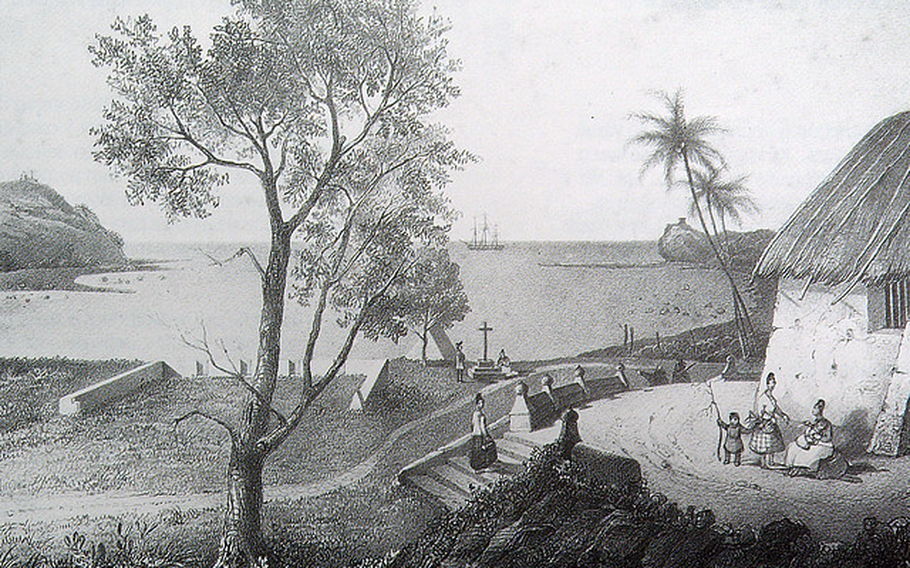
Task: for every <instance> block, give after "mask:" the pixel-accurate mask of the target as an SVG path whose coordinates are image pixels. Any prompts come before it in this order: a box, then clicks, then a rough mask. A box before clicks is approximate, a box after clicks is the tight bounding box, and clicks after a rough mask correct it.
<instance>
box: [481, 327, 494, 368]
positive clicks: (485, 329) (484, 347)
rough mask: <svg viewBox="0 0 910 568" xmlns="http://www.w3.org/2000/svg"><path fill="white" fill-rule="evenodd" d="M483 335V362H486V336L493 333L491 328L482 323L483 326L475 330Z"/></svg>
mask: <svg viewBox="0 0 910 568" xmlns="http://www.w3.org/2000/svg"><path fill="white" fill-rule="evenodd" d="M477 331H480V332H482V333H483V360H484V361H488V360H489V359H488V358H487V334H489V333H490V332H491V331H493V328H492V327H490V326H488V325H487V322H483V325H482V326H480V328H479V329H478V330H477Z"/></svg>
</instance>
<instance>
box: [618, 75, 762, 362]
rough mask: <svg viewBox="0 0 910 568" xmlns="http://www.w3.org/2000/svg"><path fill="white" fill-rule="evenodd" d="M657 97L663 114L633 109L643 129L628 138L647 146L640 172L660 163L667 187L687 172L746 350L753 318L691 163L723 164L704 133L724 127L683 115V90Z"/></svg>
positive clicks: (712, 166) (707, 166)
mask: <svg viewBox="0 0 910 568" xmlns="http://www.w3.org/2000/svg"><path fill="white" fill-rule="evenodd" d="M657 97H658V98H659V99H660V101H661V102H662V103H663V105H664V107H665V110H666V112H667V114H666V115H657V114H652V113H636V114H633V115H632V118H635V119H637V120H639V121H640V122H641V123H642V124H644V125H645V126H646V129H645V130H644V131H642V132H640V133H639V134H638V135H636V136H634V137H633V138H632V139H631V140H630V142H631V143H633V144H639V145H642V146H645V147H647V148H649V149H650V154H649V155H648V157H647V158H646V159H645V161H644V162H642V166H641V172H640V173H641V174H644V173H645V172H647V171H648V170H650V169H652V168H655V167H660V168H662V170H663V174H664V181H666V183H667V189H668V190H669V189H670V188H672V187H673V185H674V183H673V182H674V175H675V173H676V171H677V170H678V169H679V167H680V166H682V167H683V169H684V170H685V173H686V181H687V186H688V188H689V192H690V194H691V198H692V203H693V205H694V208H695V213H696V216H697V217H698V220H699V222H700V223H701V227H702V230H703V231H704V233H705V237H706V239H707V241H708V245H709V246H710V248H711V251H712V252H713V253H714V257H715V258H716V259H717V263H718V265H719V266H720V268H721V270H722V271H723V273H724V275H725V276H726V277H727V281H728V282H729V284H730V291H731V294H732V296H733V307H734V318H735V319H734V321H735V325H736V327H737V331H738V333H739V336H740V346H741V348H742V351H743V355H744V356H745V355H747V354H748V351H749V347H748V345H747V344H748V343H749V337H751V335H752V322H751V320H750V318H749V314H748V311H747V310H746V306H745V303H744V302H743V299H742V296H741V295H740V293H739V289H738V288H737V286H736V281H735V279H734V278H733V274H732V272H731V271H730V269H729V267H728V266H727V262H726V259H725V258H724V255H723V254H722V253H721V251H720V249H719V248H718V246H717V243H716V242H715V239H714V238H713V237H712V236H711V231H709V230H708V223H707V221H706V220H705V215H704V212H703V211H702V207H701V205H700V201H699V197H698V193H697V189H696V183H695V179H694V174H693V166H698V167H700V168H704V169H705V170H707V171H710V170H719V169H721V168H723V167H724V165H725V163H724V159H723V156H722V155H721V154H720V152H718V151H717V150H716V149H715V148H714V147H713V146H711V145H710V144H709V143H708V141H707V139H706V138H707V137H708V136H710V135H713V134H719V133H722V132H724V130H723V129H722V128H721V127H720V126H719V125H718V123H717V119H716V118H715V117H712V116H698V117H696V118H694V119H692V120H688V119H687V118H686V113H685V105H684V104H683V96H682V90H677V91H676V93H675V94H673V95H672V96H671V95H670V94H668V93H666V92H663V91H660V92H658V93H657Z"/></svg>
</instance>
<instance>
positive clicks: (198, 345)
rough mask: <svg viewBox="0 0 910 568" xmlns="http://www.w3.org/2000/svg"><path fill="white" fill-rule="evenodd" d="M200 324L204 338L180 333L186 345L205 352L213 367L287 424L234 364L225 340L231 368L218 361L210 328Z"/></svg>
mask: <svg viewBox="0 0 910 568" xmlns="http://www.w3.org/2000/svg"><path fill="white" fill-rule="evenodd" d="M200 326H201V327H202V338H201V339H197V340H192V339H190V338H187V336H186V334H184V333H181V334H180V340H181V341H182V342H183V343H184V345H186V346H187V347H189V348H191V349H195V350H196V351H199V352H201V353H203V354H205V355H206V357H207V358H208V360H209V364H210V365H211V366H212V368H214V369H217V370H218V371H221V372H222V373H224V374H225V376H227V377H230V378H232V379H234V380H236V381H237V382H238V383H240V385H241V386H242V387H243V388H244V389H246V391H247V392H249V393H250V394H251V395H253V397H254V398H255V399H256V400H257V401H258V402H259V404H261V405H262V406H263V407H265V408H268V409H269V412H271V413H272V414H274V415H275V417H276V418H277V419H278V421H279V422H281V423H282V424H287V418H285V416H284V415H283V414H282V413H281V412H279V411H278V410H277V409H276V408H275V407H273V406H272V405H271V404H270V403H269V401H268V400H266V398H265V396H263V395H262V394H261V393H260V392H259V389H257V388H256V387H255V385H253V384H252V383H250V382H249V381H248V380H246V377H244V376H243V373H241V372H240V371H238V370H237V366H236V365H235V364H234V361H233V360H232V359H231V357H230V355H229V354H228V349H227V346H225V344H224V341H221V342H220V345H221V350H222V352H223V353H224V357H225V359H227V361H228V364H229V365H230V368H227V367H224V366H222V365H219V364H218V361H217V360H216V359H215V354H214V353H213V352H212V348H211V346H210V345H209V340H208V330H207V329H206V327H205V323H202V322H201V323H200Z"/></svg>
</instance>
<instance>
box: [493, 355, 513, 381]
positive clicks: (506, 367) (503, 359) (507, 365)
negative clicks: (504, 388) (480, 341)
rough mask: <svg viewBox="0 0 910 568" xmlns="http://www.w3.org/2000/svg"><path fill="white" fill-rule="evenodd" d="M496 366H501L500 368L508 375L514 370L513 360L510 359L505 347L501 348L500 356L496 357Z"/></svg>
mask: <svg viewBox="0 0 910 568" xmlns="http://www.w3.org/2000/svg"><path fill="white" fill-rule="evenodd" d="M496 366H497V367H499V368H500V370H501V371H502V372H503V373H504V374H506V375H508V374H510V373H511V372H512V361H511V359H509V356H508V355H506V350H505V349H500V350H499V357H498V358H497V359H496Z"/></svg>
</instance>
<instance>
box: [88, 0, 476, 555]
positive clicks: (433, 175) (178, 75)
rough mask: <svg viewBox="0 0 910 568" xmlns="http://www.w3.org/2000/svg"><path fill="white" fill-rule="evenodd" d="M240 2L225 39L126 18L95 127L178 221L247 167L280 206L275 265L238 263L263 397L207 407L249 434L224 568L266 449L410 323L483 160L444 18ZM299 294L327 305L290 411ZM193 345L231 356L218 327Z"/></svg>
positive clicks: (312, 2) (251, 386)
mask: <svg viewBox="0 0 910 568" xmlns="http://www.w3.org/2000/svg"><path fill="white" fill-rule="evenodd" d="M234 3H235V5H237V7H238V10H237V13H236V14H234V15H231V16H228V17H225V18H224V19H223V20H222V22H221V24H220V25H218V26H216V27H215V28H214V29H213V30H212V32H211V34H210V40H211V41H210V46H208V47H203V45H202V43H201V42H200V41H199V40H198V39H197V38H196V36H195V35H194V34H193V31H192V30H191V29H190V28H189V27H182V28H174V29H172V30H170V31H169V32H167V33H166V34H161V33H159V32H158V30H157V28H156V27H155V25H154V23H153V22H152V20H151V19H150V18H149V17H147V16H140V17H138V18H129V19H122V18H121V19H117V20H116V21H115V22H114V24H113V26H112V30H113V33H112V34H111V35H109V36H98V37H97V41H96V42H95V44H94V45H92V46H91V48H90V51H91V53H92V55H93V61H94V63H95V65H97V66H99V67H104V68H106V69H107V70H108V72H109V75H108V83H109V85H110V87H111V90H112V91H113V93H114V99H113V100H112V101H111V103H110V104H109V105H108V106H107V108H106V109H105V110H104V114H103V118H104V121H103V123H102V124H101V125H100V126H98V127H96V128H94V129H93V130H92V133H93V134H94V136H95V138H96V149H95V153H94V155H95V158H96V159H97V160H98V161H100V162H102V163H104V164H106V165H107V166H109V168H110V169H111V170H112V171H113V172H114V173H115V174H117V175H120V176H122V177H124V178H125V179H126V186H127V187H126V192H127V196H128V197H129V199H130V201H131V203H133V204H137V205H140V204H146V203H157V204H158V205H159V206H160V207H161V208H162V209H163V211H164V213H165V215H166V216H167V217H168V219H169V220H172V221H174V220H177V219H179V218H182V217H205V216H208V215H210V214H211V213H212V211H213V210H214V209H215V208H216V207H217V206H218V204H219V201H220V199H221V193H222V192H223V191H229V190H230V189H231V186H230V185H228V182H229V180H230V178H229V176H230V175H231V174H232V173H234V172H239V173H243V174H246V175H252V176H253V177H254V178H255V179H257V180H258V181H259V186H260V188H261V191H262V195H263V198H264V202H265V214H266V217H267V219H268V226H269V230H270V248H269V255H268V258H267V259H265V262H260V261H259V260H258V259H257V258H256V257H255V255H254V254H253V252H252V251H251V250H250V249H241V251H238V254H237V255H235V257H239V256H243V255H244V254H245V255H246V256H249V257H250V259H251V260H252V261H253V264H254V266H255V268H256V270H257V272H258V273H259V275H260V278H261V283H262V311H261V318H260V322H259V332H258V333H259V349H258V355H257V361H256V367H255V371H254V373H253V377H252V379H248V378H246V377H244V376H243V375H242V374H240V373H236V372H231V373H230V374H231V375H232V376H234V377H235V378H236V379H237V381H238V382H239V384H240V385H242V386H243V388H244V392H245V393H246V398H245V400H244V401H242V406H243V408H244V411H243V412H242V413H241V414H240V415H241V417H242V418H241V419H240V421H239V423H236V424H232V423H229V422H228V421H226V420H223V419H222V418H220V417H217V416H213V415H209V414H207V413H206V412H204V411H201V410H199V411H194V412H192V413H191V415H192V416H193V417H199V418H207V419H209V420H211V421H212V422H214V423H216V424H219V425H220V426H222V427H223V428H225V429H226V430H227V431H228V432H229V433H230V437H231V440H232V442H231V457H230V466H229V469H230V475H229V484H228V485H229V491H228V494H229V498H228V504H229V509H230V510H229V513H228V515H227V517H226V521H227V522H226V523H225V527H226V528H225V535H224V537H223V541H222V553H221V557H220V559H219V564H221V565H226V564H236V563H238V562H243V561H256V559H257V558H258V556H259V554H260V553H261V538H260V535H259V533H260V509H261V504H262V494H261V470H262V467H263V464H264V463H265V458H266V457H267V456H268V455H269V454H270V453H271V452H273V451H274V450H275V449H276V448H277V447H279V446H280V445H281V443H282V442H283V441H284V440H285V439H287V437H288V436H289V435H290V434H291V433H292V432H293V431H294V429H295V428H296V426H297V425H298V424H299V423H300V421H301V420H304V419H305V417H306V415H307V409H308V408H309V406H310V404H311V403H312V402H313V401H314V400H315V399H316V398H317V397H318V396H319V395H320V393H322V392H323V390H324V389H325V388H326V387H327V386H328V384H330V383H331V382H332V381H333V380H334V379H335V378H336V377H337V376H338V374H339V372H340V370H341V369H342V367H343V364H344V361H345V360H346V358H347V356H348V354H349V353H350V350H351V347H352V345H353V342H354V340H355V338H356V337H358V336H360V335H363V336H366V337H368V338H372V339H376V338H379V337H389V338H392V339H397V338H399V337H400V336H402V335H403V334H404V333H406V323H405V321H406V317H407V315H408V314H407V313H406V310H408V309H410V308H411V305H410V304H408V303H407V302H402V301H400V298H399V297H398V296H397V295H396V294H397V292H396V290H400V289H402V287H404V286H406V285H407V282H408V280H409V279H410V278H412V277H413V276H414V275H415V274H416V273H415V271H414V270H415V267H416V266H418V265H419V263H420V261H421V257H420V255H419V254H422V253H418V251H423V250H427V249H429V250H434V249H436V250H438V249H441V247H443V246H444V244H445V242H446V237H447V232H448V230H449V227H450V225H451V221H452V219H453V217H454V212H453V211H452V210H451V208H450V206H449V204H448V201H447V199H446V198H445V196H444V195H443V194H442V193H441V189H442V188H443V187H444V186H445V185H446V184H447V183H448V181H449V175H450V172H451V171H452V170H454V169H458V168H461V167H462V166H464V165H465V164H466V163H468V162H469V161H470V160H471V159H472V157H471V156H470V154H468V153H466V152H464V151H462V150H460V149H458V148H456V147H455V145H454V144H453V142H452V141H451V140H450V138H449V133H448V131H447V130H446V129H445V128H444V127H443V126H440V125H436V124H433V123H432V122H431V121H430V117H431V114H432V113H433V112H434V111H435V110H437V109H439V108H442V107H445V106H446V105H448V104H449V103H450V101H451V100H452V99H453V98H454V97H456V96H457V95H458V89H457V87H456V86H455V84H454V81H453V73H454V72H455V71H456V70H457V69H458V62H457V61H456V60H453V59H451V58H450V57H449V56H448V53H447V40H446V38H445V32H446V30H447V25H446V23H445V21H444V20H443V19H442V18H440V17H438V16H436V15H433V16H430V17H423V16H421V15H419V14H418V13H417V9H416V5H415V4H414V2H412V1H411V0H356V1H355V0H242V1H240V0H238V1H235V2H234ZM292 243H293V247H292ZM292 257H293V260H292ZM289 273H290V274H292V275H293V276H294V281H293V284H292V285H291V286H290V290H288V275H289ZM288 292H290V294H291V295H292V296H293V297H294V298H295V299H297V300H298V301H300V302H303V303H306V304H309V305H310V306H311V307H312V313H313V315H312V320H311V324H310V329H309V335H308V339H307V342H306V345H304V346H302V348H303V350H304V357H303V363H304V364H303V365H302V367H303V368H302V372H303V375H304V379H305V380H304V381H303V383H302V384H303V386H302V387H301V388H300V392H299V393H298V395H299V396H298V399H297V402H296V404H294V405H293V407H292V408H289V409H279V408H275V407H274V406H273V404H272V399H273V394H274V392H275V389H276V387H277V384H278V379H279V378H278V360H279V355H280V353H279V349H280V335H281V326H282V323H283V313H284V305H285V299H286V296H287V293H288ZM333 317H334V319H335V320H336V322H337V323H338V324H339V325H341V326H343V327H345V328H346V329H347V332H346V335H345V338H344V340H343V341H341V342H340V343H338V344H335V345H332V346H331V347H332V349H334V352H335V358H334V361H333V363H332V365H331V366H330V368H329V370H328V371H327V372H325V373H324V374H323V375H322V376H320V377H318V380H315V379H316V378H315V377H314V376H313V372H312V369H311V362H312V359H313V354H314V353H315V349H316V345H317V343H318V342H319V339H320V337H321V331H322V329H323V326H324V324H325V323H326V320H327V318H333ZM193 345H194V346H196V347H197V348H199V349H201V350H203V351H205V352H206V353H207V354H208V355H209V357H210V359H212V360H213V362H214V355H213V353H212V351H211V349H209V343H208V339H207V338H206V337H205V336H204V335H203V338H202V339H201V340H198V341H196V342H193ZM221 368H222V369H226V370H228V371H230V369H228V368H227V367H221ZM189 416H190V415H188V416H187V417H189ZM187 417H184V418H187Z"/></svg>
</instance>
